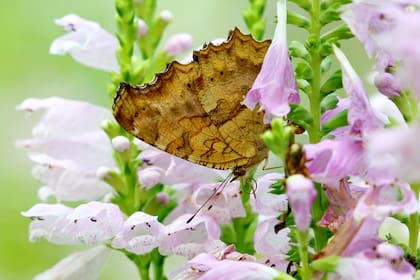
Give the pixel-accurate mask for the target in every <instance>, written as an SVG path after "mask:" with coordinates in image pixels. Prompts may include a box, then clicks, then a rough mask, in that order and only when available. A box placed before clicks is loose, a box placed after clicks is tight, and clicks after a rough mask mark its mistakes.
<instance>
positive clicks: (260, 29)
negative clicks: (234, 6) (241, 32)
mask: <svg viewBox="0 0 420 280" xmlns="http://www.w3.org/2000/svg"><path fill="white" fill-rule="evenodd" d="M249 2H250V4H251V7H248V8H245V9H244V11H243V12H242V16H243V18H244V21H245V23H246V26H247V27H248V29H249V30H250V32H251V34H252V36H253V37H254V38H255V39H257V40H261V39H262V38H263V35H264V31H265V20H264V18H263V14H264V9H265V4H266V0H252V1H251V0H250V1H249Z"/></svg>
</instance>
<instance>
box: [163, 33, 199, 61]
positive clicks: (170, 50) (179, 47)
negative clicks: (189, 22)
mask: <svg viewBox="0 0 420 280" xmlns="http://www.w3.org/2000/svg"><path fill="white" fill-rule="evenodd" d="M192 45H193V39H192V37H191V35H190V34H187V33H179V34H175V35H172V36H171V37H170V38H169V39H168V42H167V43H166V46H165V51H166V53H167V55H168V56H178V55H180V54H182V53H184V52H186V51H188V50H189V49H191V47H192Z"/></svg>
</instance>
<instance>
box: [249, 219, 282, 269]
mask: <svg viewBox="0 0 420 280" xmlns="http://www.w3.org/2000/svg"><path fill="white" fill-rule="evenodd" d="M278 224H279V220H278V219H277V218H269V219H267V220H265V221H262V222H261V223H259V224H258V226H257V229H256V230H255V234H254V247H255V251H256V252H257V253H258V254H260V255H262V256H269V257H271V256H276V255H286V254H287V252H288V251H289V250H290V244H289V241H290V238H289V236H288V235H289V233H290V229H289V228H284V229H281V230H278V231H277V230H276V225H278ZM283 260H285V259H283ZM277 268H278V269H279V267H277Z"/></svg>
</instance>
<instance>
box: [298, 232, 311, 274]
mask: <svg viewBox="0 0 420 280" xmlns="http://www.w3.org/2000/svg"><path fill="white" fill-rule="evenodd" d="M297 239H298V242H299V246H298V248H299V255H300V260H301V263H302V266H301V269H300V276H301V277H302V279H303V280H309V279H311V274H312V271H311V268H310V267H309V262H308V258H309V256H308V245H309V242H308V232H301V231H299V230H298V231H297Z"/></svg>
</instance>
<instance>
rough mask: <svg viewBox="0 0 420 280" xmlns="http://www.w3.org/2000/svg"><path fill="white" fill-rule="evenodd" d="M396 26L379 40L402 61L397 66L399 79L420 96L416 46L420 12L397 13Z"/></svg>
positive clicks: (418, 53)
mask: <svg viewBox="0 0 420 280" xmlns="http://www.w3.org/2000/svg"><path fill="white" fill-rule="evenodd" d="M394 17H395V19H394V23H395V24H394V28H393V29H392V30H390V31H388V32H386V33H383V34H381V35H380V36H379V37H378V42H379V43H380V44H381V46H382V47H383V48H384V49H385V50H386V51H387V52H389V53H390V54H391V55H392V57H394V58H395V59H396V60H399V61H400V62H401V67H398V68H397V71H396V73H397V79H398V81H399V82H400V83H401V84H402V85H403V86H405V87H407V88H409V89H411V90H413V93H414V95H415V96H416V97H417V98H420V81H419V79H418V76H417V75H416V73H417V72H418V71H419V64H420V51H419V50H418V48H417V47H416V45H417V44H418V41H416V40H418V38H419V36H420V31H419V28H418V26H419V24H420V19H419V18H420V12H419V11H418V10H417V11H415V12H405V13H402V12H400V13H395V16H394Z"/></svg>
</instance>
